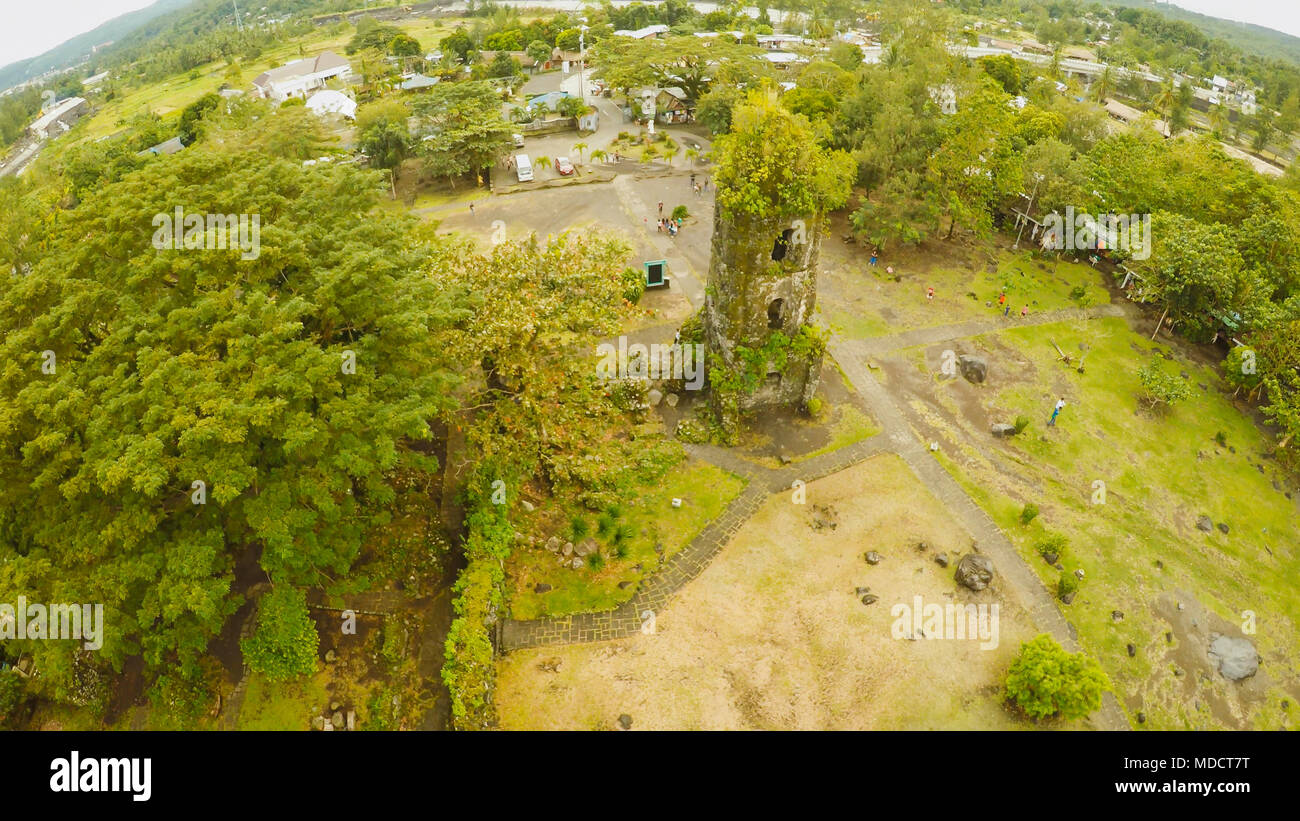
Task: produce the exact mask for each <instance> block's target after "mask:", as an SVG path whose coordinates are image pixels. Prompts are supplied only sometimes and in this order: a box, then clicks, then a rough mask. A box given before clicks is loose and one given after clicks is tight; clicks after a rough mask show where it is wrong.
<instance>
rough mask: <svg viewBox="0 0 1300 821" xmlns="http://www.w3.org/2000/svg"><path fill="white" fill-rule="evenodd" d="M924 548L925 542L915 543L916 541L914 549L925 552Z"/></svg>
mask: <svg viewBox="0 0 1300 821" xmlns="http://www.w3.org/2000/svg"><path fill="white" fill-rule="evenodd" d="M925 548H926V544H925V542H917V543H916V549H917V550H918V551H920V552H921V553H924V552H925Z"/></svg>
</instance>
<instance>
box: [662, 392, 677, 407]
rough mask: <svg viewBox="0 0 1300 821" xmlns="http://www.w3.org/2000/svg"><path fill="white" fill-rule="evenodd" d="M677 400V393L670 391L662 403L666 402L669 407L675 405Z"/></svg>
mask: <svg viewBox="0 0 1300 821" xmlns="http://www.w3.org/2000/svg"><path fill="white" fill-rule="evenodd" d="M677 400H678V396H677V394H675V393H670V394H668V395H667V396H665V397H664V404H666V405H667V406H668V407H670V408H675V407H677Z"/></svg>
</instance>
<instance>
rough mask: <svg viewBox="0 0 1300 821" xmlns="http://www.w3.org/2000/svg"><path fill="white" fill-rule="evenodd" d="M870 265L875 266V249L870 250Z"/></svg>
mask: <svg viewBox="0 0 1300 821" xmlns="http://www.w3.org/2000/svg"><path fill="white" fill-rule="evenodd" d="M870 265H871V267H872V268H874V267H876V252H875V251H872V252H871V263H870Z"/></svg>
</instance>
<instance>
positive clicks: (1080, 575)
mask: <svg viewBox="0 0 1300 821" xmlns="http://www.w3.org/2000/svg"><path fill="white" fill-rule="evenodd" d="M1074 577H1075V578H1076V579H1082V578H1083V570H1081V569H1080V570H1076V571H1074Z"/></svg>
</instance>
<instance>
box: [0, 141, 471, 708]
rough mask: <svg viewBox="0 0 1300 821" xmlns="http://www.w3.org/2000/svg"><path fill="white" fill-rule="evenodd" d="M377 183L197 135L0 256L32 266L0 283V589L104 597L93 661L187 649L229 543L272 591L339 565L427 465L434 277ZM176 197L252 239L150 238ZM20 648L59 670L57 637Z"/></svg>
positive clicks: (223, 599)
mask: <svg viewBox="0 0 1300 821" xmlns="http://www.w3.org/2000/svg"><path fill="white" fill-rule="evenodd" d="M375 189H376V179H375V177H374V175H373V174H367V173H365V172H361V171H358V170H356V169H355V168H352V167H349V166H335V165H330V164H321V165H316V166H313V167H310V168H304V167H303V166H302V164H301V163H299V162H294V161H287V160H282V159H278V158H276V157H274V156H267V155H266V154H264V153H261V152H260V151H244V152H238V151H234V152H232V151H229V150H227V149H225V148H222V149H220V150H208V149H207V148H205V144H203V143H200V144H199V145H197V146H195V147H193V148H190V149H187V150H186V151H185V152H183V153H181V154H177V155H175V156H173V157H164V158H154V159H152V160H151V161H150V162H149V163H147V164H146V165H145V167H144V168H142V169H141V170H139V171H136V172H134V173H130V174H127V175H126V176H125V177H123V178H122V179H121V180H120V181H117V182H114V183H111V184H108V185H106V186H104V187H102V188H101V189H100V190H98V191H95V192H93V193H91V194H89V195H88V196H87V197H86V198H85V200H84V201H82V202H81V203H80V204H79V205H78V206H77V207H76V208H75V209H72V210H70V211H62V212H57V214H56V215H55V216H54V217H53V218H52V219H51V220H50V223H49V224H48V225H45V226H43V227H41V230H40V231H39V232H38V236H37V237H36V238H35V239H30V238H29V239H28V241H27V242H26V243H25V244H19V245H18V246H14V244H13V243H9V244H8V245H7V246H6V252H7V254H6V255H7V256H9V257H10V258H11V259H15V260H22V261H25V262H26V263H27V264H30V265H31V268H30V272H29V273H26V274H25V275H24V274H22V273H20V272H18V271H16V270H15V271H14V273H10V272H9V271H8V270H6V271H5V276H6V278H7V282H6V287H5V289H4V290H3V292H2V293H0V340H2V341H0V350H2V351H3V364H2V365H0V600H3V601H13V600H14V597H15V596H16V595H18V594H20V593H21V594H24V595H26V596H28V598H29V599H30V600H46V601H55V602H99V603H103V604H104V605H105V608H106V614H105V620H106V623H107V628H106V635H105V643H104V649H103V651H102V655H101V657H102V658H104V659H107V660H108V661H111V662H113V663H115V664H120V662H121V660H122V659H123V658H124V657H126V656H127V655H130V654H134V653H139V652H143V654H144V657H145V659H146V661H147V662H148V663H149V664H150V665H154V666H158V665H164V664H171V663H175V662H177V661H179V662H180V663H181V664H182V665H190V664H192V663H193V661H194V659H195V658H196V657H197V656H198V654H200V653H201V652H202V651H203V650H204V648H205V647H206V645H207V642H208V640H209V639H210V638H211V637H212V636H213V635H214V634H215V633H216V632H217V631H218V630H220V628H221V625H222V623H223V621H224V620H225V618H226V617H227V616H228V615H229V614H230V613H231V612H232V611H233V610H234V608H235V607H237V606H238V604H239V597H238V596H236V595H232V580H233V567H234V565H235V563H236V561H237V559H239V558H240V557H243V556H248V555H255V556H257V557H258V561H260V565H261V568H262V569H263V571H264V572H265V574H266V575H267V576H268V577H269V578H270V579H271V580H273V581H274V582H276V583H282V584H287V585H312V584H318V583H322V582H324V581H327V580H328V579H330V578H331V577H334V576H337V575H338V574H340V573H343V572H344V571H346V570H348V569H349V567H350V566H351V565H352V564H353V562H354V561H355V560H356V558H357V556H358V553H359V550H360V549H361V546H362V544H363V540H364V539H365V538H366V535H367V533H368V531H369V530H371V529H372V528H374V527H376V526H377V525H380V524H382V523H383V521H384V520H385V517H386V515H387V514H386V512H385V510H386V508H387V507H388V506H389V505H390V503H391V502H392V501H393V498H394V490H393V488H392V485H391V482H390V478H391V477H392V476H393V475H394V474H395V473H396V472H398V471H421V470H423V471H429V470H432V469H433V468H434V467H435V465H433V464H432V463H431V461H430V460H429V459H428V458H427V457H422V456H420V455H419V454H418V453H415V452H413V451H412V450H411V449H410V448H409V447H408V446H407V443H408V442H410V441H412V440H418V439H421V438H427V437H428V435H429V427H428V425H429V422H430V420H431V419H432V418H434V417H435V416H436V415H437V414H438V413H439V412H441V411H442V410H443V409H445V408H446V407H447V406H448V405H449V398H448V397H449V391H450V388H451V385H452V382H453V379H452V376H451V374H450V373H449V371H448V368H447V366H446V360H445V356H444V354H443V352H442V349H441V348H440V347H439V346H438V345H437V343H436V332H437V331H438V330H439V328H440V327H441V326H443V325H444V324H445V323H446V322H447V321H448V319H449V313H448V312H449V305H450V301H449V300H450V297H449V291H448V290H447V289H446V288H444V287H439V286H438V285H436V284H435V283H434V282H432V281H431V280H430V279H429V278H428V277H427V275H425V273H424V270H425V267H426V264H427V257H428V253H429V252H428V250H427V249H426V248H425V247H424V246H423V245H421V244H415V245H413V244H412V243H411V237H412V236H413V234H412V233H411V228H410V226H409V225H408V224H407V223H406V222H405V221H401V220H396V219H393V218H391V217H382V218H381V217H379V216H375V215H371V214H370V209H371V206H372V204H373V203H374V201H375V196H376V194H375ZM12 193H13V192H10V195H12ZM177 207H180V208H182V209H183V213H185V214H203V213H213V214H235V215H238V214H245V215H257V216H258V217H259V219H260V236H259V237H258V239H259V241H260V247H259V249H258V250H259V251H260V253H259V254H257V255H256V258H248V259H246V258H243V257H245V256H252V255H251V254H244V253H243V252H242V251H241V249H239V248H234V249H227V250H202V249H190V250H158V249H156V248H155V247H154V246H153V244H152V238H153V235H154V233H155V230H156V229H157V224H156V222H155V216H156V215H168V216H174V213H175V209H176V208H177ZM250 227H251V226H250ZM208 239H209V240H212V239H215V232H210V233H209V235H208ZM15 248H16V250H15ZM44 352H51V353H44ZM51 357H53V358H51ZM353 362H354V363H355V367H354V368H353V367H349V365H350V363H353ZM43 365H45V366H46V367H45V368H44V369H43V367H42V366H43ZM196 482H202V483H203V484H202V485H195V484H194V483H196ZM196 490H202V491H203V492H204V493H205V496H206V498H203V497H201V496H196V495H195V494H196ZM196 501H202V502H204V503H203V504H196V503H195V502H196ZM250 552H251V553H250ZM28 649H30V650H31V651H32V652H33V653H35V654H36V655H37V656H38V665H39V666H40V668H41V669H42V674H43V675H42V680H43V681H45V682H46V683H47V685H48V686H50V687H52V688H54V689H55V690H56V691H57V692H56V694H57V693H62V692H65V691H66V690H67V689H68V688H69V687H71V686H72V684H71V679H72V677H73V676H72V663H73V659H72V656H73V652H74V651H73V649H72V648H71V647H70V645H69V644H68V643H63V642H33V643H32V646H31V647H30V648H28Z"/></svg>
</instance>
